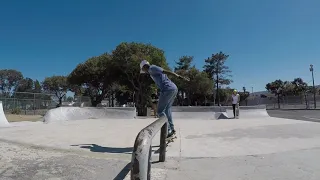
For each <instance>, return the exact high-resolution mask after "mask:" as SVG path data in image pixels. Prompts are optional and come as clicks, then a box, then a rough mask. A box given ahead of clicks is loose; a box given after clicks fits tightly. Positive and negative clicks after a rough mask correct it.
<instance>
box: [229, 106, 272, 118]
mask: <svg viewBox="0 0 320 180" xmlns="http://www.w3.org/2000/svg"><path fill="white" fill-rule="evenodd" d="M226 111H227V115H228V117H234V116H233V110H232V108H228V109H227V110H226ZM266 117H270V116H269V114H268V112H267V109H266V107H265V106H256V107H255V106H251V107H250V106H248V107H246V106H242V107H241V106H240V117H239V118H240V119H242V118H246V119H252V118H266Z"/></svg>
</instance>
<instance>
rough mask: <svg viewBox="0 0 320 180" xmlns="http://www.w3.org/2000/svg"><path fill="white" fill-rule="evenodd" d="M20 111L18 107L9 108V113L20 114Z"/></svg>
mask: <svg viewBox="0 0 320 180" xmlns="http://www.w3.org/2000/svg"><path fill="white" fill-rule="evenodd" d="M20 113H21V109H20V108H14V109H12V110H11V114H20Z"/></svg>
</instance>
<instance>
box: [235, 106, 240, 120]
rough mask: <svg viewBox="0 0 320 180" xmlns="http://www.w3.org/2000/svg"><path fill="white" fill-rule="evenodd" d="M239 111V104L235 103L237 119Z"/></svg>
mask: <svg viewBox="0 0 320 180" xmlns="http://www.w3.org/2000/svg"><path fill="white" fill-rule="evenodd" d="M239 115H240V111H239V104H237V105H236V119H239Z"/></svg>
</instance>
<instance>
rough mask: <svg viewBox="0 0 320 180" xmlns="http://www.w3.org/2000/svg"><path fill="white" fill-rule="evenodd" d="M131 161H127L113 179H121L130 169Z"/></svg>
mask: <svg viewBox="0 0 320 180" xmlns="http://www.w3.org/2000/svg"><path fill="white" fill-rule="evenodd" d="M131 166H132V164H131V163H128V164H127V165H126V166H125V167H124V168H123V169H122V170H121V171H120V172H119V174H118V175H117V176H116V177H115V178H114V179H113V180H123V179H124V178H125V177H126V176H127V175H128V173H129V172H130V170H131Z"/></svg>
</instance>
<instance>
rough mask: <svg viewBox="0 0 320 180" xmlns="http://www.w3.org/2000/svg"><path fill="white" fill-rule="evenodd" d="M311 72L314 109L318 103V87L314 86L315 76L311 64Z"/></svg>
mask: <svg viewBox="0 0 320 180" xmlns="http://www.w3.org/2000/svg"><path fill="white" fill-rule="evenodd" d="M310 71H311V74H312V84H313V103H314V108H315V109H316V108H317V101H316V87H315V86H314V76H313V65H312V64H310Z"/></svg>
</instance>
